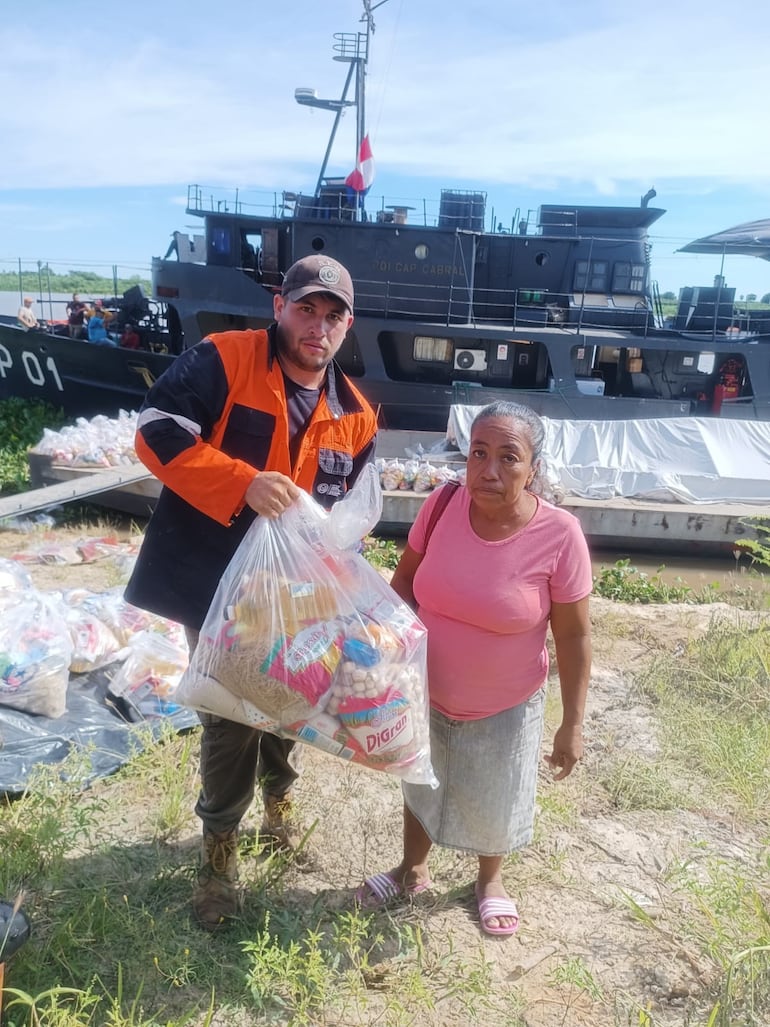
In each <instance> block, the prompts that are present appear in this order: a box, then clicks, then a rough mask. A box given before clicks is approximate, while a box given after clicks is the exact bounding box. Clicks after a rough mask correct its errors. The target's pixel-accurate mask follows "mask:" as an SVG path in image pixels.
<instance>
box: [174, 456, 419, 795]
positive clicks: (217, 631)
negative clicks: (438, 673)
mask: <svg viewBox="0 0 770 1027" xmlns="http://www.w3.org/2000/svg"><path fill="white" fill-rule="evenodd" d="M381 509H382V496H381V491H380V487H379V480H378V477H377V472H376V471H375V470H374V468H373V467H370V468H367V469H366V471H365V473H364V474H363V475H362V478H361V479H360V480H359V482H357V483H356V486H355V487H354V488H353V489H351V491H350V492H349V493H348V495H347V496H346V497H345V498H344V499H343V500H342V501H340V502H339V503H337V504H336V505H335V506H334V507H333V508H332V509H331V511H329V512H326V511H324V510H323V509H322V508H321V507H320V506H319V505H318V504H317V503H316V502H315V501H314V500H312V499H311V498H310V497H309V496H308V495H307V494H306V493H302V494H301V496H300V498H299V499H298V500H297V502H295V503H294V504H293V505H292V506H291V507H290V508H289V509H288V510H286V511H284V513H283V514H282V515H281V516H280V517H279V518H277V519H275V520H270V519H268V518H264V517H258V518H257V519H256V520H255V522H254V524H253V525H252V526H251V528H250V529H249V531H248V532H247V534H246V536H245V537H244V539H243V541H242V543H241V544H240V546H239V547H238V549H237V551H236V553H235V555H234V556H233V558H232V560H231V561H230V564H229V566H228V568H227V570H226V572H225V574H224V576H223V578H222V581H221V583H220V585H219V588H218V590H217V592H216V594H215V596H214V599H213V601H212V604H211V607H210V609H209V612H208V614H207V616H206V620H205V622H204V624H203V627H202V629H201V634H200V639H199V642H198V647H197V649H196V650H195V653H194V655H193V657H192V659H191V661H190V666H189V667H188V669H187V671H186V672H185V674H184V675H183V677H182V680H181V681H180V683H179V687H178V689H177V692H176V699H177V701H178V702H182V703H184V704H185V705H188V706H192V707H194V708H196V709H199V710H204V711H206V712H208V713H213V714H215V715H216V716H220V717H225V718H226V719H228V720H236V721H239V722H241V723H244V724H249V725H252V726H253V727H255V728H261V729H263V730H267V731H271V732H273V733H275V734H279V735H282V736H284V737H286V738H295V739H297V740H299V741H301V742H305V743H307V744H309V745H312V746H315V747H316V748H319V749H322V750H324V751H325V752H329V753H332V754H333V755H335V756H339V757H341V758H343V759H346V760H352V761H353V762H355V763H360V764H362V765H364V766H366V767H369V768H371V769H374V770H382V771H386V772H389V773H392V774H395V775H396V776H398V777H400V778H402V779H404V780H406V781H410V782H412V783H416V784H428V785H431V786H432V787H436V786H437V784H438V782H437V781H436V778H435V775H434V773H433V768H432V766H431V761H430V741H429V731H428V698H427V687H426V630H425V628H424V626H423V625H422V623H421V622H420V621H419V620H418V619H417V617H416V615H415V614H414V613H413V611H412V610H411V609H410V608H409V607H408V606H407V605H406V604H405V603H404V602H402V601H401V599H399V597H398V596H397V595H396V593H395V592H394V591H393V590H392V589H391V587H390V585H388V584H387V582H386V581H385V580H384V579H383V578H382V577H381V576H380V574H378V572H377V571H376V570H375V569H374V568H373V567H372V566H371V565H370V564H368V563H367V562H366V560H365V559H364V558H363V556H361V555H360V554H359V553H358V552H356V551H355V549H354V548H353V547H354V546H355V545H356V544H357V543H358V542H360V539H361V537H362V536H363V535H366V534H368V532H369V531H370V530H371V528H372V527H374V525H375V524H376V523H377V521H378V520H379V517H380V511H381Z"/></svg>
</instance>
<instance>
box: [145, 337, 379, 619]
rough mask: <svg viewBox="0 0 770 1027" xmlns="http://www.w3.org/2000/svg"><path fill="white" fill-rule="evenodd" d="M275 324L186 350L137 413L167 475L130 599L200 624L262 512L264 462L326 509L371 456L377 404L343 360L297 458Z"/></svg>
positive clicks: (160, 472) (155, 463)
mask: <svg viewBox="0 0 770 1027" xmlns="http://www.w3.org/2000/svg"><path fill="white" fill-rule="evenodd" d="M274 332H275V326H272V327H271V328H270V329H268V330H267V331H237V332H223V333H221V334H218V335H212V336H210V337H209V338H208V339H204V340H203V342H201V343H199V344H198V345H197V346H194V347H193V348H192V349H189V350H186V351H185V352H184V353H182V354H181V356H179V357H177V358H176V359H175V360H174V362H173V364H172V365H171V367H170V368H169V369H168V370H167V371H166V372H165V373H164V374H163V375H162V376H161V377H160V378H159V379H158V380H157V382H155V383H154V384H153V385H152V387H151V388H150V390H149V392H148V393H147V396H146V399H145V402H144V404H143V406H142V408H141V410H140V412H139V422H138V428H137V434H136V452H137V455H138V456H139V459H140V460H141V461H142V463H143V464H145V466H146V467H147V468H148V469H149V470H150V471H152V473H153V474H154V475H155V476H156V477H158V478H159V479H160V480H161V481H162V482H163V486H164V487H163V489H162V490H161V494H160V498H159V500H158V503H157V506H156V508H155V511H154V513H153V515H152V518H151V519H150V523H149V524H148V526H147V531H146V533H145V537H144V541H143V543H142V547H141V550H140V553H139V557H138V559H137V562H136V567H135V569H134V572H133V574H132V576H131V580H130V581H129V583H128V586H127V588H126V593H125V595H126V599H127V600H128V601H129V602H130V603H133V604H134V605H135V606H140V607H142V608H143V609H147V610H152V611H153V612H154V613H158V614H160V615H161V616H164V617H169V618H171V619H172V620H176V621H179V622H180V623H181V624H184V625H185V626H186V627H189V628H194V629H200V627H201V625H202V623H203V620H204V618H205V616H206V613H207V611H208V608H209V605H210V603H211V600H212V598H213V596H214V592H215V591H216V587H217V585H218V584H219V580H220V578H221V577H222V574H223V572H224V570H225V567H226V566H227V564H228V563H229V561H230V558H231V557H232V555H233V553H234V552H235V550H236V548H237V547H238V544H239V543H240V541H241V539H242V538H243V536H244V535H245V533H246V530H247V529H248V527H249V525H250V524H251V523H252V522H253V520H254V518H255V517H256V513H255V512H254V511H253V510H252V509H251V508H250V507H248V506H246V505H245V502H244V495H245V493H246V489H247V488H248V486H249V484H250V483H251V482H252V481H253V479H254V476H255V474H256V472H257V471H264V470H267V471H281V472H282V473H283V474H286V475H287V476H288V477H290V478H291V479H292V480H293V481H294V482H296V484H297V485H299V486H300V488H303V489H304V490H305V491H306V492H308V493H310V495H311V496H312V497H313V498H314V499H316V500H317V501H318V502H319V503H320V504H321V505H322V506H324V507H326V508H328V507H330V506H332V505H333V503H334V502H335V501H336V500H337V499H341V498H342V496H344V494H345V492H346V491H347V489H348V488H350V486H351V485H352V484H353V482H354V481H355V480H356V477H357V476H358V474H359V473H360V471H361V469H362V467H363V466H364V465H365V464H366V463H367V462H368V461H369V460H371V459H372V458H373V455H374V443H375V435H376V431H377V423H376V418H375V415H374V412H373V410H372V409H371V407H370V406H369V404H368V403H367V402H366V400H365V399H364V398H363V397H362V396H361V394H360V393H359V392H358V390H357V389H356V388H354V386H353V385H352V383H351V382H350V381H349V380H348V379H347V378H346V377H345V375H344V374H343V373H342V371H341V370H340V369H339V367H337V366H336V365H335V364H333V363H332V364H330V365H329V367H328V370H327V378H326V385H325V387H324V388H323V389H322V390H321V395H320V398H319V401H318V406H317V407H316V410H315V412H314V413H313V415H312V417H311V418H310V421H309V422H308V424H307V425H306V427H305V429H304V434H303V437H302V439H301V441H300V443H299V445H298V446H296V445H295V449H294V452H295V453H296V458H295V461H294V465H293V466H292V461H291V455H290V449H289V420H288V412H287V406H286V394H285V390H284V379H283V373H282V371H281V367H280V364H279V363H278V360H277V359H276V358H275V335H274Z"/></svg>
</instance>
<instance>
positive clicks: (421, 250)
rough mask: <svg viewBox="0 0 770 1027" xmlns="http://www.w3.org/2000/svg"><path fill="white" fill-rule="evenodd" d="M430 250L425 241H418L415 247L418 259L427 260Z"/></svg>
mask: <svg viewBox="0 0 770 1027" xmlns="http://www.w3.org/2000/svg"><path fill="white" fill-rule="evenodd" d="M429 252H430V250H429V249H428V247H427V246H426V245H425V243H424V242H420V243H418V244H417V245H416V246H415V248H414V255H415V257H417V259H418V260H427V259H428V253H429Z"/></svg>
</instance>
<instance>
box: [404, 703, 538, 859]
mask: <svg viewBox="0 0 770 1027" xmlns="http://www.w3.org/2000/svg"><path fill="white" fill-rule="evenodd" d="M544 710H545V686H543V687H542V688H540V689H538V691H537V692H535V694H534V695H533V696H531V697H530V698H529V699H527V701H526V702H523V703H521V704H520V705H519V706H514V707H513V709H510V710H504V711H503V712H502V713H497V714H495V715H494V716H492V717H483V718H481V719H480V720H451V719H450V718H449V717H445V716H444V715H443V714H442V713H438V712H437V711H436V710H431V714H430V745H431V750H430V751H431V762H432V763H433V769H434V771H435V772H436V777H437V778H438V779H439V787H438V788H437V789H435V790H432V789H431V788H429V787H428V786H427V785H414V784H407V783H406V782H402V786H401V787H402V791H403V793H404V801H405V803H406V805H407V806H408V807H409V809H410V810H411V812H412V813H413V814H414V816H415V817H417V819H418V820H419V821H420V823H421V824H422V826H423V827H424V828H425V831H426V833H427V835H428V837H429V838H430V839H431V841H432V842H433V843H434V844H435V845H443V846H446V847H447V848H449V849H459V850H461V851H462V852H472V853H474V854H475V855H479V856H504V855H505V854H506V853H508V852H511V851H512V850H513V849H518V848H520V847H521V846H522V845H527V844H528V843H529V842H531V841H532V831H533V824H534V819H535V796H536V794H537V768H538V760H539V757H540V742H541V739H542V736H543V714H544Z"/></svg>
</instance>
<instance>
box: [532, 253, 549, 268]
mask: <svg viewBox="0 0 770 1027" xmlns="http://www.w3.org/2000/svg"><path fill="white" fill-rule="evenodd" d="M535 263H536V264H537V266H538V267H545V265H546V264H547V263H548V254H547V253H538V254H537V256H536V257H535Z"/></svg>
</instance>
